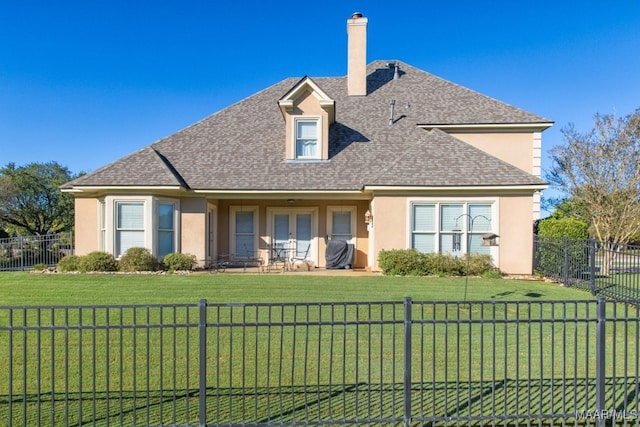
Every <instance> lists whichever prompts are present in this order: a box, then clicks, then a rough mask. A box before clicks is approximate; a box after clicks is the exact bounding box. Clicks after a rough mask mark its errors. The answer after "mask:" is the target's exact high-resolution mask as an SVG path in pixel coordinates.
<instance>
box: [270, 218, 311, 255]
mask: <svg viewBox="0 0 640 427" xmlns="http://www.w3.org/2000/svg"><path fill="white" fill-rule="evenodd" d="M313 224H314V213H313V211H310V210H292V209H287V210H274V211H273V212H272V215H271V236H270V237H271V239H270V240H271V245H272V247H273V248H274V250H279V251H281V250H282V249H283V248H284V249H285V250H286V251H287V254H288V256H289V257H303V256H305V255H307V256H309V257H310V256H311V250H310V248H311V243H312V242H313V236H314V231H313Z"/></svg>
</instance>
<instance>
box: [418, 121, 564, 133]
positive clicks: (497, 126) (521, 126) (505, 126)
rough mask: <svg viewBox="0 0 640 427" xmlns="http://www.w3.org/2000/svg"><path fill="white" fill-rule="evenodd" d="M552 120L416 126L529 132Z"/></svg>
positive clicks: (423, 125)
mask: <svg viewBox="0 0 640 427" xmlns="http://www.w3.org/2000/svg"><path fill="white" fill-rule="evenodd" d="M553 124H554V122H540V123H454V124H451V123H418V127H419V128H422V129H426V130H431V129H436V128H437V129H440V130H443V131H445V132H446V131H458V132H479V131H482V132H487V131H493V132H512V131H514V130H517V131H523V132H525V131H529V132H532V131H533V132H541V131H543V130H545V129H548V128H550V127H551V126H553Z"/></svg>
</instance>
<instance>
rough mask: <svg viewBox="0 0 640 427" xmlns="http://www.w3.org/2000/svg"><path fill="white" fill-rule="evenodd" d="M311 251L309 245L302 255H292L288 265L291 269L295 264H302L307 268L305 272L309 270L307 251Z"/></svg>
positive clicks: (309, 263)
mask: <svg viewBox="0 0 640 427" xmlns="http://www.w3.org/2000/svg"><path fill="white" fill-rule="evenodd" d="M310 249H311V243H309V245H308V246H307V250H306V251H304V255H296V254H294V255H293V256H292V257H291V258H290V259H289V265H291V266H292V267H293V266H294V265H296V264H304V265H306V266H307V271H310V270H311V264H312V261H311V260H310V259H309V250H310Z"/></svg>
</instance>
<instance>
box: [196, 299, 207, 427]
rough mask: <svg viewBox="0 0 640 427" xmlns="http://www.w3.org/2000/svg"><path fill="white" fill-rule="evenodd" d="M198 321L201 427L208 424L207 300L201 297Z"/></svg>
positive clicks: (199, 415) (199, 411) (199, 410)
mask: <svg viewBox="0 0 640 427" xmlns="http://www.w3.org/2000/svg"><path fill="white" fill-rule="evenodd" d="M198 308H199V313H200V315H199V318H200V320H199V322H198V332H199V339H198V346H199V350H200V360H199V361H198V366H199V374H198V378H199V380H200V381H199V393H198V424H199V425H200V427H205V426H206V425H207V407H206V403H207V300H206V299H201V300H200V304H199V305H198Z"/></svg>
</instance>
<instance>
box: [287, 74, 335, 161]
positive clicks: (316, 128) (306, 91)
mask: <svg viewBox="0 0 640 427" xmlns="http://www.w3.org/2000/svg"><path fill="white" fill-rule="evenodd" d="M335 104H336V103H335V101H334V100H333V99H331V98H329V96H328V95H327V94H326V93H325V92H324V91H323V90H322V89H320V86H318V85H317V84H316V83H315V82H314V81H313V80H311V79H310V78H309V77H304V78H303V79H302V80H300V81H299V82H298V83H297V84H296V85H295V86H293V87H292V88H291V89H290V90H289V91H288V92H287V93H286V94H285V95H284V96H283V97H282V98H280V100H279V101H278V105H279V107H280V111H281V112H282V117H283V118H284V121H285V126H286V135H285V138H286V140H285V141H283V143H286V152H285V160H286V161H323V160H329V126H331V125H332V124H333V123H335V121H336V111H335Z"/></svg>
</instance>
